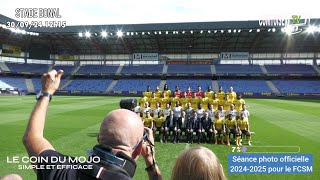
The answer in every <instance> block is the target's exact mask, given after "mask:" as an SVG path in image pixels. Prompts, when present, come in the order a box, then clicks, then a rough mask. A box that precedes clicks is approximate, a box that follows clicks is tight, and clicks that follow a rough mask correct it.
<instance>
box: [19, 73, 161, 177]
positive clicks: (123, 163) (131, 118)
mask: <svg viewBox="0 0 320 180" xmlns="http://www.w3.org/2000/svg"><path fill="white" fill-rule="evenodd" d="M62 74H63V71H61V70H60V71H58V72H57V71H55V70H52V71H50V72H48V73H46V74H44V75H43V76H42V91H41V92H40V93H39V94H38V95H37V100H38V102H37V103H36V105H35V107H34V109H33V111H32V113H31V116H30V119H29V123H28V126H27V128H26V132H25V134H24V137H23V143H24V145H25V147H26V150H27V152H28V154H29V156H37V157H40V158H48V159H49V162H42V163H38V165H44V166H45V167H47V166H48V165H49V166H50V167H51V168H50V169H48V168H46V169H38V170H36V173H37V177H38V179H46V180H53V179H77V180H78V179H108V180H109V179H128V180H129V179H132V177H133V176H134V173H135V170H136V161H137V160H138V158H139V156H140V155H142V156H143V158H144V160H145V164H146V167H147V168H146V171H147V172H148V175H149V179H162V177H161V174H160V170H159V168H158V166H157V163H156V161H155V149H154V146H153V143H154V138H153V134H152V130H151V129H149V128H144V127H143V123H142V121H141V119H140V117H139V116H137V115H136V114H135V113H134V112H132V111H129V110H126V109H118V110H114V111H111V112H110V113H109V114H108V115H107V116H106V117H105V119H104V120H103V122H102V124H101V126H100V132H99V135H98V144H97V145H95V146H94V147H93V149H92V151H91V152H90V157H98V158H99V159H100V162H99V163H93V162H90V163H89V162H88V163H84V164H85V165H91V166H92V169H82V170H80V169H70V168H69V169H67V168H65V169H61V168H57V166H58V165H60V166H63V165H79V164H82V163H74V162H68V161H66V162H52V161H51V160H50V159H52V158H50V157H57V158H58V159H59V158H60V159H63V158H64V157H67V158H68V156H65V155H62V154H60V153H59V152H57V151H55V150H54V148H53V146H52V145H51V143H50V142H49V141H48V140H47V139H46V138H45V137H44V136H43V130H44V125H45V117H46V112H47V109H48V105H49V103H50V100H51V98H52V96H53V94H54V92H55V91H56V90H57V89H58V87H59V84H60V79H61V76H62ZM73 163H74V164H73Z"/></svg>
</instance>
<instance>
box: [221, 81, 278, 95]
mask: <svg viewBox="0 0 320 180" xmlns="http://www.w3.org/2000/svg"><path fill="white" fill-rule="evenodd" d="M218 84H219V86H222V88H223V91H225V92H226V91H228V90H229V88H230V86H232V87H233V89H234V91H235V92H240V93H244V92H253V93H263V92H272V90H271V89H270V87H269V86H268V84H267V83H266V81H264V80H239V79H224V80H218Z"/></svg>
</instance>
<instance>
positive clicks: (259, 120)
mask: <svg viewBox="0 0 320 180" xmlns="http://www.w3.org/2000/svg"><path fill="white" fill-rule="evenodd" d="M120 99H121V97H85V96H82V97H76V96H55V97H54V98H53V101H52V102H51V103H50V106H49V110H48V114H47V120H46V126H45V137H46V138H47V139H48V140H49V141H50V142H51V143H52V144H53V146H54V147H55V149H56V150H57V151H59V152H61V153H63V154H65V155H73V156H86V151H87V149H89V148H92V147H93V146H94V145H95V144H96V139H97V138H96V135H97V132H98V131H99V126H100V123H101V121H102V119H103V118H104V116H105V115H106V114H107V113H108V112H109V111H111V110H113V109H116V108H118V106H119V100H120ZM35 102H36V100H35V97H34V96H23V97H21V96H19V97H18V96H15V97H0V143H1V146H0V176H1V175H4V174H8V173H17V174H20V175H21V176H22V177H23V179H26V180H29V179H31V180H32V179H36V176H35V173H34V172H33V171H32V170H21V169H19V168H18V165H19V164H14V163H8V162H7V157H9V158H11V157H13V156H19V157H22V156H26V155H27V154H26V151H25V149H24V146H23V144H22V141H21V139H22V136H23V133H24V130H25V128H26V124H27V121H28V118H29V115H30V113H31V110H32V108H33V106H34V104H35ZM246 104H248V105H249V111H250V113H251V118H250V125H251V131H254V132H255V134H254V135H253V137H252V144H253V146H273V147H274V148H269V149H263V151H270V152H271V151H272V152H277V151H280V152H285V151H292V152H293V151H297V148H293V149H290V148H286V147H284V148H283V147H275V146H299V147H300V153H310V154H313V174H311V175H277V174H266V175H256V174H254V175H230V174H228V173H227V171H228V169H227V165H228V154H230V153H232V146H230V147H228V146H225V145H213V144H201V145H202V146H205V147H208V148H209V149H211V150H212V151H214V152H215V153H216V154H217V156H218V157H219V158H220V160H221V163H222V165H223V167H224V169H225V172H226V174H227V177H228V179H243V180H248V179H288V180H289V179H290V180H294V179H299V180H300V179H303V180H306V179H314V180H315V179H320V101H319V100H283V99H279V100H276V99H246ZM197 145H198V144H191V145H189V144H186V143H180V144H172V143H168V144H161V143H159V142H156V143H155V146H156V160H157V161H158V164H159V167H160V170H161V172H162V175H163V177H164V179H170V176H171V169H172V167H173V165H174V162H175V159H176V157H177V156H178V155H179V154H180V153H181V151H183V150H184V149H186V148H188V147H191V146H197ZM260 150H261V149H260ZM144 168H145V165H144V164H143V159H142V158H140V159H139V161H138V168H137V171H136V174H135V178H134V179H137V180H138V179H139V180H140V179H147V175H146V172H145V170H144Z"/></svg>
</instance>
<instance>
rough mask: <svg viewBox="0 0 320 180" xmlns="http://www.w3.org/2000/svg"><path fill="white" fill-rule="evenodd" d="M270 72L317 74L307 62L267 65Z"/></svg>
mask: <svg viewBox="0 0 320 180" xmlns="http://www.w3.org/2000/svg"><path fill="white" fill-rule="evenodd" d="M265 67H266V69H267V71H268V73H270V74H316V73H317V72H316V71H315V70H314V68H313V67H312V66H310V65H305V64H283V65H265Z"/></svg>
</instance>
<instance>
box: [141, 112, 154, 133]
mask: <svg viewBox="0 0 320 180" xmlns="http://www.w3.org/2000/svg"><path fill="white" fill-rule="evenodd" d="M146 114H147V115H146V117H144V118H143V124H144V127H147V128H150V129H153V117H151V114H150V112H149V111H147V112H146Z"/></svg>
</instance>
